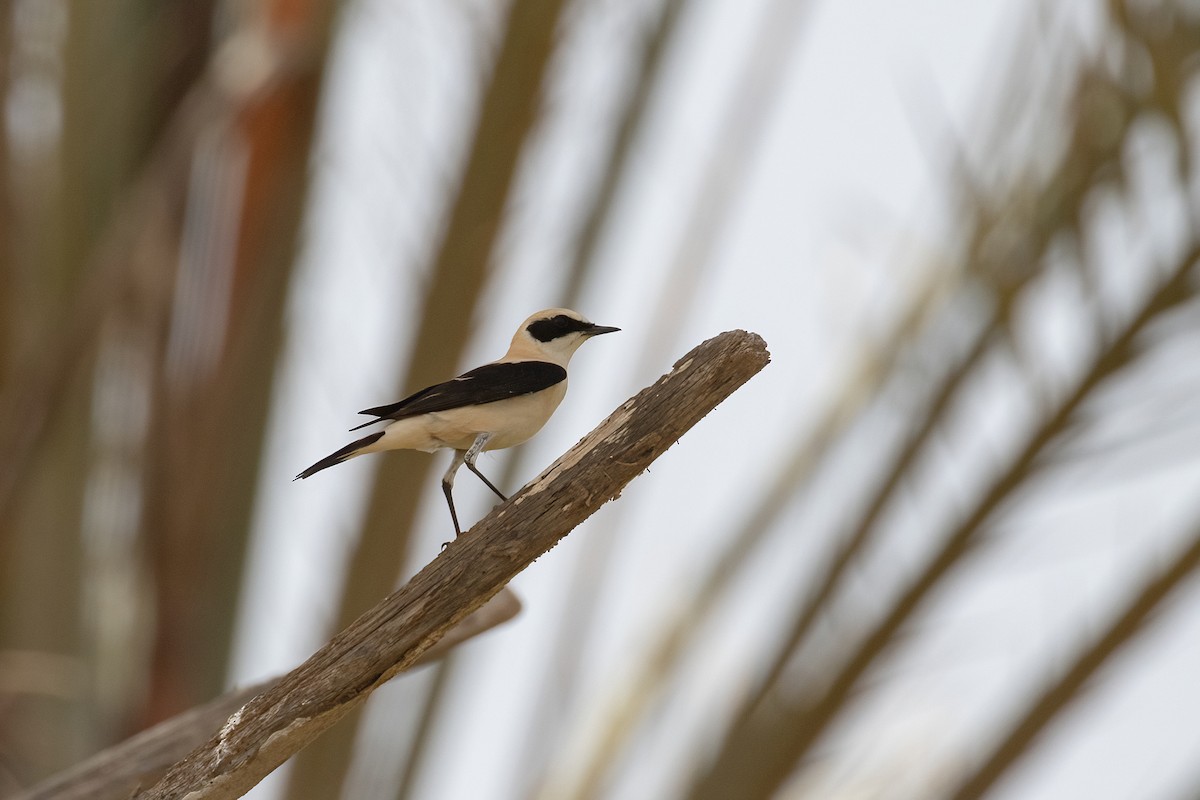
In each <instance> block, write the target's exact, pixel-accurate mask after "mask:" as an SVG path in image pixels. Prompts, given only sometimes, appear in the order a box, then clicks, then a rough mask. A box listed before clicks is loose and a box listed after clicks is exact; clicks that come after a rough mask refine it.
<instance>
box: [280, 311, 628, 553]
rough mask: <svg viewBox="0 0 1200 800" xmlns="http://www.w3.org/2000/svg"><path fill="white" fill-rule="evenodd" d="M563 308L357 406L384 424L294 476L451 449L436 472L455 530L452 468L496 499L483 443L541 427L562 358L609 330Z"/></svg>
mask: <svg viewBox="0 0 1200 800" xmlns="http://www.w3.org/2000/svg"><path fill="white" fill-rule="evenodd" d="M619 330H620V328H609V327H605V326H603V325H596V324H595V323H593V322H588V321H587V320H586V319H584V317H583V316H582V315H581V314H579V313H577V312H575V311H571V310H569V309H565V308H550V309H547V310H545V311H539V312H538V313H536V314H534V315H533V316H532V317H530V318H529V319H527V320H525V321H524V322H522V323H521V327H520V328H518V329H517V332H516V334H515V335H514V336H513V338H512V343H511V344H510V345H509V346H508V352H507V353H505V354H504V358H501V359H499V360H498V361H493V362H492V363H490V364H484V365H483V366H482V367H478V368H477V369H473V370H471V371H470V372H464V373H463V374H462V375H459V376H458V377H457V378H454V379H453V380H449V381H446V382H445V383H439V384H437V385H435V386H430V387H429V388H427V389H422V390H421V391H419V392H417V393H416V394H414V395H410V396H409V397H406V398H404V399H403V400H401V401H400V402H398V403H392V404H391V405H387V406H376V407H375V408H368V409H364V410H363V411H360V412H359V413H360V414H370V415H371V416H373V417H376V419H373V420H371V421H370V422H364V423H363V424H362V425H358V426H356V427H354V428H351V429H350V430H352V431H356V430H358V429H359V428H365V427H367V426H368V425H374V424H375V423H377V422H382V423H384V427H383V429H382V430H379V431H376V432H375V433H372V434H370V435H369V436H364V437H363V438H361V439H358V440H357V441H353V442H351V443H350V444H348V445H346V446H345V447H343V448H342V449H341V450H338V451H337V452H334V453H330V454H329V455H328V456H326V457H325V458H322V459H321V460H320V461H318V462H317V463H315V464H313V465H312V466H311V467H309V468H308V469H306V470H304V471H303V472H301V473H300V474H299V475H297V476H296V477H295V478H294V479H293V480H299V479H300V478H308V477H311V476H312V475H314V474H315V473H318V472H320V471H321V470H323V469H325V468H326V467H332V466H333V465H334V464H340V463H342V462H343V461H345V460H346V459H348V458H354V457H355V456H361V455H363V454H365V453H378V452H380V451H383V450H424V451H425V452H427V453H433V452H436V451H437V450H440V449H441V448H443V447H448V448H450V449H452V450H453V451H454V460H453V461H451V462H450V469H448V470H446V474H445V475H444V476H442V491H443V492H445V494H446V502H447V503H448V504H449V505H450V518H451V519H452V520H453V521H454V535H455V536H459V535H461V534H462V528H460V527H459V524H458V513H457V512H456V511H455V510H454V495H453V493H452V490H453V488H454V474H455V473H456V472H458V468H459V467H461V466H462V465H463V464H466V465H467V468H468V469H469V470H471V472H474V473H475V474H476V475H478V476H479V479H480V480H481V481H483V482H484V483H485V484H486V485H487V487H488V488H489V489H491V490H492V491H493V492H495V493H496V495H497V496H498V497H499V498H500V499H501V500H507V499H508V498H507V497H505V496H504V494H503V493H502V492H501V491H500V490H499V489H497V488H496V487H495V486H494V485H493V484H492V482H491V481H489V480H488V479H487V478H486V477H484V475H483V473H482V472H480V471H479V469H478V468H477V467H476V466H475V459H476V457H477V456H478V455H479V454H480V453H481V452H483V451H484V450H502V449H504V448H505V447H512V446H514V445H518V444H521V443H522V442H524V441H526V440H527V439H529V438H530V437H531V436H533V435H534V434H535V433H537V432H538V431H540V430H541V429H542V426H543V425H545V424H546V420H548V419H550V415H551V414H553V413H554V409H556V408H558V404H559V403H561V402H562V399H563V396H564V395H565V394H566V393H567V363H568V362H569V361H570V360H571V356H572V355H574V353H575V351H576V350H577V349H578V348H579V345H581V344H583V343H584V341H586V340H587V339H590V338H591V337H593V336H599V335H600V334H602V333H613V332H614V331H619Z"/></svg>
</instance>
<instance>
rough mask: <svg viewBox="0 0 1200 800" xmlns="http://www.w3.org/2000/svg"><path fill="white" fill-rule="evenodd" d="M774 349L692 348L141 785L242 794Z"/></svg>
mask: <svg viewBox="0 0 1200 800" xmlns="http://www.w3.org/2000/svg"><path fill="white" fill-rule="evenodd" d="M769 360H770V356H769V354H768V353H767V350H766V343H765V342H764V341H763V340H762V338H761V337H759V336H758V335H756V334H752V333H747V332H745V331H730V332H726V333H724V334H721V335H720V336H717V337H714V338H712V339H709V340H708V341H707V342H704V343H703V344H701V345H700V346H698V347H696V348H695V349H693V350H692V351H691V352H690V353H688V355H687V356H685V357H684V358H683V359H682V360H681V361H679V362H678V363H677V364H676V365H675V368H674V369H673V370H672V371H671V372H669V373H668V374H666V375H664V376H663V377H662V378H660V379H659V380H658V381H657V382H656V383H655V384H654V385H653V386H650V387H648V388H646V389H643V390H642V391H641V392H639V393H638V394H637V395H636V396H634V397H633V398H631V399H629V400H627V401H625V403H623V404H622V405H621V406H620V407H619V408H618V409H617V410H616V411H614V412H613V413H612V414H611V415H610V416H609V417H608V419H606V420H605V421H604V422H602V423H601V424H600V426H599V427H597V428H596V429H595V430H594V431H592V433H590V434H589V435H588V436H587V437H585V438H584V439H583V440H582V441H581V442H579V444H577V445H575V446H574V447H573V448H571V450H569V451H568V452H567V453H566V454H565V455H564V456H563V457H562V458H560V459H559V460H558V461H556V462H555V463H554V464H553V465H551V466H550V467H549V468H548V469H547V470H546V471H545V472H543V473H542V474H541V475H539V476H538V477H537V478H536V479H535V480H534V481H533V482H532V483H530V484H529V485H527V486H526V487H525V488H524V489H522V490H521V491H520V492H519V493H518V494H517V495H516V496H514V497H513V498H512V499H510V500H509V501H508V502H506V503H503V504H501V505H500V506H499V507H497V508H496V509H495V510H493V511H492V513H490V514H489V515H488V516H487V517H485V518H484V519H483V520H482V521H481V522H480V523H479V524H477V525H476V526H475V527H474V528H472V529H471V530H470V531H469V532H468V533H467V534H465V535H463V536H461V537H459V538H458V539H456V540H455V541H454V542H452V543H451V544H450V546H449V547H448V548H447V549H446V550H445V552H443V553H442V554H441V555H439V556H438V557H437V558H435V559H434V560H433V562H432V563H430V564H429V565H427V566H426V567H425V568H424V569H423V570H421V572H419V573H418V574H417V575H416V576H415V577H414V578H413V579H412V580H411V581H409V583H408V584H407V585H406V586H404V587H403V588H402V589H400V590H399V591H397V592H395V593H394V594H392V595H390V596H389V597H387V598H386V599H385V600H384V601H383V602H381V603H379V604H378V605H376V606H375V607H374V608H372V609H371V610H370V611H368V612H367V613H365V614H363V615H362V616H361V617H359V618H358V619H357V620H356V621H355V622H354V623H353V624H351V625H350V627H349V628H347V629H346V630H344V631H342V632H341V633H340V634H338V635H337V636H336V637H334V639H333V640H332V641H331V642H329V644H327V645H325V646H324V647H322V648H321V649H320V650H319V651H317V653H315V654H314V655H313V656H312V657H311V658H309V659H308V661H306V662H305V663H303V664H301V665H300V666H299V667H297V668H296V669H294V670H292V671H291V672H290V673H288V674H287V675H286V676H284V678H283V679H282V680H281V681H280V682H279V683H278V684H276V685H275V686H273V687H271V688H270V689H269V690H267V691H266V692H264V693H263V694H260V695H258V696H257V697H255V698H254V699H252V700H251V701H250V702H249V703H247V704H246V705H245V706H243V707H241V708H240V709H238V710H237V711H235V712H234V713H233V714H232V715H231V716H230V717H229V719H228V720H227V721H226V723H225V724H224V725H223V726H222V728H221V730H220V731H219V732H218V733H217V735H215V736H214V737H213V738H211V739H210V740H209V741H208V742H207V743H206V744H205V745H203V746H202V747H199V748H197V749H196V750H195V751H193V752H192V753H191V754H190V755H189V756H188V757H187V758H186V759H184V760H182V761H180V762H179V763H177V764H176V765H175V766H174V767H172V768H171V770H170V771H168V773H167V775H166V776H165V777H164V778H163V779H162V780H161V781H159V783H158V784H156V785H155V786H154V787H153V788H151V789H150V790H149V791H147V792H145V793H144V794H141V795H139V797H141V798H143V800H165V799H166V798H184V797H186V798H191V799H192V800H199V798H206V799H208V798H213V799H215V798H235V797H239V796H241V795H242V794H243V793H244V792H246V791H247V790H249V789H250V788H251V787H252V786H254V785H255V784H257V783H258V782H259V781H260V780H262V778H263V777H265V776H266V775H267V774H268V773H269V772H271V770H273V769H275V767H277V766H279V765H280V764H282V763H283V762H284V761H285V760H287V758H288V757H289V756H291V755H292V754H293V753H295V752H296V751H298V750H299V749H300V748H302V747H304V746H305V745H306V744H308V743H309V742H311V741H312V740H313V739H315V738H316V737H317V736H318V735H319V734H320V733H321V732H322V731H323V730H325V729H326V728H328V727H329V726H330V725H332V724H333V723H334V722H336V721H337V720H338V719H340V718H341V717H342V716H343V715H344V714H346V713H347V712H348V711H349V710H350V709H352V708H354V707H356V706H358V705H359V704H360V703H362V702H363V701H364V700H365V699H366V698H367V696H368V695H370V693H371V692H372V691H374V690H375V689H376V688H377V687H379V686H381V685H382V684H383V683H384V682H386V681H387V680H389V679H390V678H392V677H393V676H395V675H396V674H397V673H399V672H400V671H402V670H403V669H405V668H406V667H408V666H409V665H410V664H412V663H413V662H414V661H415V660H416V658H417V657H418V656H420V655H421V653H422V652H424V651H425V650H426V649H428V648H429V646H430V645H432V644H433V643H434V642H436V641H437V640H438V639H439V638H441V636H442V635H443V634H444V633H445V632H446V631H447V629H449V628H450V627H451V626H452V625H454V624H455V623H456V622H457V621H458V620H460V619H462V618H463V617H465V616H466V615H467V614H469V613H470V612H471V611H473V610H474V609H476V608H478V607H479V606H481V605H483V603H485V602H487V600H488V599H489V598H490V597H492V595H494V594H496V592H498V591H499V590H500V589H501V588H502V587H503V586H504V585H505V584H507V583H508V581H510V580H511V579H512V578H513V577H514V576H515V575H516V574H517V573H519V572H520V571H521V570H523V569H524V568H525V567H527V566H528V565H529V564H531V563H533V561H534V560H535V559H536V558H537V557H538V556H540V555H541V554H542V553H545V552H546V551H547V550H549V549H550V548H551V547H553V546H554V545H555V544H557V543H558V540H559V539H561V538H562V537H564V536H566V535H567V533H568V532H570V531H571V529H573V528H574V527H575V526H576V525H578V524H579V523H580V522H582V521H583V520H585V519H587V517H589V516H591V514H592V513H593V512H595V511H596V509H598V508H599V507H600V506H601V505H603V504H604V503H605V502H607V501H608V500H610V499H612V498H615V497H617V496H618V495H619V494H620V492H621V490H622V489H623V488H624V487H625V485H626V484H627V483H629V481H631V480H632V479H633V478H634V477H635V476H636V475H638V474H639V473H641V472H642V471H643V470H645V469H646V468H647V467H648V466H649V465H650V464H651V463H652V462H653V461H654V460H655V459H656V458H657V457H658V456H659V455H661V454H662V453H663V452H665V451H666V450H667V448H669V447H670V446H671V445H672V444H674V443H675V442H676V441H677V440H678V439H679V437H680V436H682V435H683V434H684V433H685V432H686V431H687V430H688V429H689V428H691V427H692V426H693V425H695V424H696V423H697V422H699V421H700V420H701V419H702V418H703V417H704V416H705V415H706V414H707V413H708V412H709V411H711V410H712V409H713V408H715V407H716V406H717V405H718V404H719V403H720V402H721V401H723V400H724V399H725V398H726V397H728V396H729V395H730V394H732V393H733V392H734V391H735V390H736V389H737V388H738V387H739V386H741V385H742V384H743V383H745V382H746V381H747V380H749V379H750V378H751V377H752V376H753V375H754V374H756V373H757V372H758V371H759V370H761V369H762V368H763V367H764V366H766V364H767V363H768V361H769Z"/></svg>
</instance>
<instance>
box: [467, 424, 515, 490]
mask: <svg viewBox="0 0 1200 800" xmlns="http://www.w3.org/2000/svg"><path fill="white" fill-rule="evenodd" d="M490 438H492V435H491V434H490V433H481V434H479V435H478V436H476V437H475V442H474V443H473V444H472V445H471V449H470V450H468V451H467V452H466V455H464V456H463V461H465V462H466V463H467V469H469V470H471V472H474V473H475V474H476V475H478V476H479V480H481V481H483V482H484V483H485V484H486V485H487V487H488V488H489V489H491V490H492V491H493V492H495V493H496V496H497V497H499V498H500V499H501V500H507V499H508V498H507V497H505V496H504V493H503V492H501V491H500V490H499V489H497V488H496V487H495V486H493V485H492V482H491V481H489V480H488V479H487V478H485V477H484V475H483V473H482V472H480V471H479V469H478V468H477V467H476V466H475V459H476V458H478V457H479V453H480V452H481V451H482V450H483V446H484V445H485V444H487V441H488V439H490Z"/></svg>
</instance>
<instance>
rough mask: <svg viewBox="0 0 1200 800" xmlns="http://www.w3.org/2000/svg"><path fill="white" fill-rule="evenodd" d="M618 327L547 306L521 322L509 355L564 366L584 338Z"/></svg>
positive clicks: (612, 330)
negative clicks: (611, 326) (591, 320)
mask: <svg viewBox="0 0 1200 800" xmlns="http://www.w3.org/2000/svg"><path fill="white" fill-rule="evenodd" d="M619 330H621V329H620V328H610V327H607V326H604V325H597V324H596V323H594V322H589V321H588V320H587V318H585V317H584V316H583V315H582V314H580V313H579V312H578V311H571V310H570V309H568V308H548V309H546V310H545V311H539V312H538V313H536V314H534V315H533V316H531V317H529V319H527V320H525V321H524V322H522V323H521V327H520V328H518V329H517V332H516V334H515V335H514V336H513V340H512V345H511V346H510V347H509V348H508V356H509V357H510V358H529V359H537V360H539V361H550V362H552V363H555V364H559V365H560V366H563V367H565V366H566V365H567V362H568V361H570V360H571V356H572V355H574V353H575V351H576V350H578V349H579V345H581V344H583V343H584V342H585V341H586V340H588V339H590V338H592V337H593V336H599V335H600V334H603V333H613V332H615V331H619Z"/></svg>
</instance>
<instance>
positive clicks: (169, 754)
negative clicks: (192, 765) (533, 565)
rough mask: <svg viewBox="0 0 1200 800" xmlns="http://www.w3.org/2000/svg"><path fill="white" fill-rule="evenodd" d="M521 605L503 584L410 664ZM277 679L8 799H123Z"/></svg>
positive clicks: (505, 616) (500, 621)
mask: <svg viewBox="0 0 1200 800" xmlns="http://www.w3.org/2000/svg"><path fill="white" fill-rule="evenodd" d="M520 610H521V601H520V600H519V599H518V598H517V596H516V594H515V593H514V592H513V591H512V590H511V589H508V588H507V587H506V588H504V589H501V590H500V591H499V592H498V593H497V594H496V596H495V597H493V598H492V599H491V600H489V601H487V602H486V603H484V604H483V605H482V606H480V607H479V608H477V609H476V610H475V611H473V612H472V613H470V614H469V615H467V616H466V617H464V618H463V619H462V620H460V621H459V622H458V624H457V625H455V626H454V627H453V628H451V629H450V630H449V631H447V632H446V635H445V636H443V637H442V638H441V639H439V640H438V642H437V644H435V645H433V646H432V647H430V648H429V649H428V650H426V651H425V652H424V653H422V654H421V656H420V657H419V658H418V659H417V660H416V661H414V662H413V663H412V665H411V666H412V667H418V666H421V665H423V664H427V663H429V662H431V661H437V660H438V659H439V658H441V657H442V656H444V655H445V654H446V653H447V652H448V651H449V650H452V649H454V648H455V647H456V646H458V645H459V644H462V643H463V642H465V641H467V640H468V639H472V638H474V637H476V636H478V635H479V634H481V633H484V632H486V631H489V630H491V629H492V628H494V627H496V626H497V625H501V624H503V623H505V622H508V621H509V620H510V619H512V618H513V617H515V616H516V615H517V614H518V613H519V612H520ZM280 680H282V679H281V678H272V679H270V680H267V681H263V682H262V683H258V684H255V685H253V686H243V687H240V688H238V689H234V690H233V691H230V692H226V693H225V694H223V695H221V696H220V697H218V698H216V699H215V700H211V701H209V702H207V703H205V704H204V705H202V706H197V707H196V708H192V709H189V710H188V711H185V712H184V713H182V714H178V715H176V716H174V717H171V718H170V719H168V720H164V721H163V722H160V723H159V724H157V725H155V726H153V727H151V728H147V729H146V730H144V731H142V732H141V733H138V734H136V735H134V736H131V737H130V738H128V739H126V740H125V741H123V742H120V743H119V744H115V745H113V746H112V747H109V748H107V749H105V750H102V751H101V752H99V753H96V754H95V755H93V756H91V757H89V758H87V759H85V760H84V761H81V762H80V763H78V764H76V765H74V766H72V767H71V768H70V769H66V770H63V771H62V772H60V773H58V774H56V775H54V776H52V777H50V778H48V779H47V780H45V781H42V782H41V783H39V784H38V785H36V786H34V787H32V788H30V789H28V790H26V791H24V792H22V793H21V794H19V795H17V796H16V797H11V798H9V800H126V799H127V798H128V797H130V796H131V795H132V794H133V793H134V792H136V791H137V790H138V789H141V788H144V787H147V786H153V785H154V784H155V783H157V782H158V781H159V780H160V779H161V778H162V776H163V775H164V774H165V773H166V771H167V769H168V768H169V767H170V766H171V765H172V764H174V763H175V762H176V761H179V760H180V759H181V758H184V757H185V756H186V755H187V754H188V753H190V752H192V751H193V750H195V749H196V748H197V747H199V746H200V745H202V744H204V743H205V742H206V741H208V739H209V737H210V736H212V732H213V731H215V730H217V729H218V728H220V727H221V725H222V724H224V722H225V720H226V719H228V718H229V715H230V714H232V713H233V712H234V711H237V710H238V709H239V708H241V707H242V706H243V705H245V703H246V701H247V700H249V699H250V698H252V697H254V696H255V695H257V694H262V693H263V692H265V691H267V690H269V689H271V688H272V687H273V686H275V684H277V683H279V681H280Z"/></svg>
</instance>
